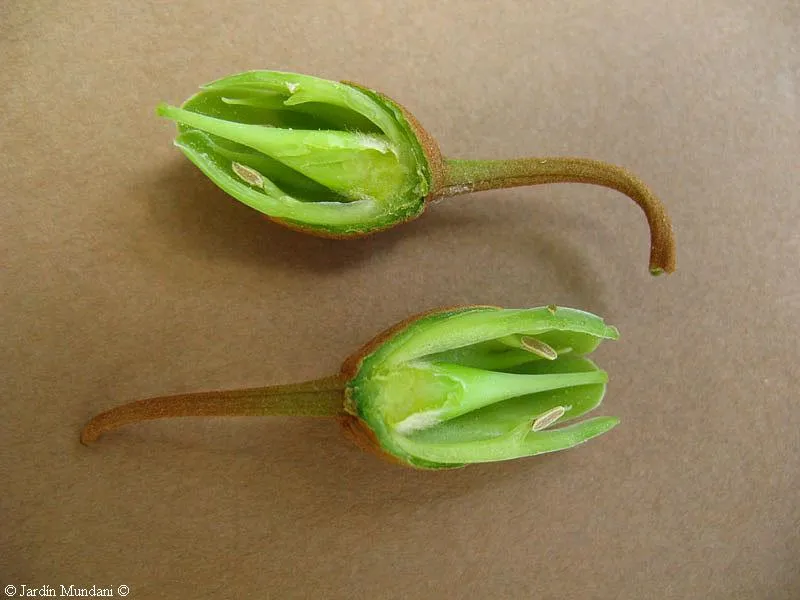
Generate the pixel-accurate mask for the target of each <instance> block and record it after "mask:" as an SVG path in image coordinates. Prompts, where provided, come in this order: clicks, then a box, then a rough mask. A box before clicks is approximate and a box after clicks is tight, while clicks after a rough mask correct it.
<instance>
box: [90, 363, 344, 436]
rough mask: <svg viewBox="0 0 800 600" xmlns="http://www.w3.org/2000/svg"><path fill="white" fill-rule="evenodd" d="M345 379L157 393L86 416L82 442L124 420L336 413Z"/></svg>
mask: <svg viewBox="0 0 800 600" xmlns="http://www.w3.org/2000/svg"><path fill="white" fill-rule="evenodd" d="M344 385H345V381H344V379H343V378H342V377H340V376H339V375H333V376H331V377H325V378H323V379H315V380H313V381H306V382H304V383H295V384H290V385H276V386H270V387H260V388H249V389H242V390H223V391H214V392H199V393H194V394H178V395H174V396H159V397H158V398H148V399H146V400H137V401H136V402H131V403H129V404H123V405H122V406H118V407H116V408H112V409H111V410H108V411H106V412H104V413H101V414H99V415H97V416H96V417H94V418H93V419H92V420H91V421H89V422H88V423H87V424H86V426H85V427H84V428H83V431H82V432H81V443H83V444H88V443H90V442H93V441H95V440H96V439H97V438H99V437H100V436H101V435H103V434H104V433H106V432H107V431H111V430H113V429H116V428H118V427H122V426H123V425H128V424H131V423H139V422H141V421H151V420H154V419H169V418H173V417H249V416H253V417H266V416H271V415H285V416H307V417H335V416H337V415H339V414H341V413H342V412H343V409H342V406H343V400H344V398H343V390H344Z"/></svg>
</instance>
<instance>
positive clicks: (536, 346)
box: [520, 335, 558, 360]
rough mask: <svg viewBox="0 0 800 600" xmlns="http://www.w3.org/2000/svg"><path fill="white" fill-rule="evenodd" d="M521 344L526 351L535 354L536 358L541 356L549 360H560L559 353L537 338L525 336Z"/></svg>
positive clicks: (521, 339)
mask: <svg viewBox="0 0 800 600" xmlns="http://www.w3.org/2000/svg"><path fill="white" fill-rule="evenodd" d="M520 343H521V344H522V347H523V348H524V349H525V350H527V351H528V352H533V353H534V354H535V355H536V356H541V357H542V358H546V359H547V360H555V359H557V358H558V352H556V351H555V350H553V348H551V347H550V346H549V345H547V344H545V343H544V342H543V341H542V340H538V339H536V338H535V337H532V336H529V335H523V336H522V338H520Z"/></svg>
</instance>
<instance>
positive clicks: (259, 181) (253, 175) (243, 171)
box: [231, 162, 264, 188]
mask: <svg viewBox="0 0 800 600" xmlns="http://www.w3.org/2000/svg"><path fill="white" fill-rule="evenodd" d="M231 167H232V168H233V172H234V173H236V174H237V175H238V176H239V178H240V179H242V180H243V181H244V182H246V183H249V184H250V185H254V186H255V187H260V188H263V187H264V177H263V176H262V175H261V173H259V172H258V171H256V170H255V169H252V168H250V167H248V166H247V165H243V164H241V163H238V162H234V163H232V164H231Z"/></svg>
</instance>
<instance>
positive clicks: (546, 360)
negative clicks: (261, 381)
mask: <svg viewBox="0 0 800 600" xmlns="http://www.w3.org/2000/svg"><path fill="white" fill-rule="evenodd" d="M617 337H618V332H617V330H616V329H615V328H613V327H609V326H607V325H605V324H604V323H603V320H602V319H600V318H599V317H597V316H595V315H592V314H589V313H586V312H583V311H579V310H574V309H569V308H556V307H555V306H549V307H542V308H534V309H519V310H518V309H501V308H496V307H489V306H469V307H460V308H452V309H445V310H438V311H435V312H431V313H426V314H424V315H421V316H417V317H413V318H411V319H408V320H406V321H403V322H401V323H399V324H398V325H396V326H394V327H393V328H391V329H389V330H387V331H385V332H383V333H382V334H380V335H378V336H377V337H376V338H374V339H373V340H372V341H371V342H369V343H368V344H367V345H366V346H364V347H363V348H362V349H361V350H360V351H358V352H356V353H355V354H354V355H352V356H351V357H350V358H348V359H347V360H346V361H345V363H344V365H343V366H342V369H341V371H340V373H339V374H337V375H334V376H332V377H327V378H324V379H319V380H315V381H310V382H305V383H299V384H292V385H285V386H273V387H266V388H252V389H244V390H233V391H219V392H203V393H197V394H184V395H178V396H165V397H160V398H152V399H148V400H140V401H138V402H133V403H130V404H126V405H123V406H120V407H117V408H114V409H111V410H110V411H107V412H105V413H102V414H100V415H98V416H96V417H95V418H94V419H92V420H91V421H90V422H89V423H88V424H87V426H86V427H85V429H84V431H83V433H82V435H81V439H82V441H83V442H84V443H88V442H91V441H94V440H96V439H97V438H98V437H99V436H100V435H102V434H103V433H104V432H106V431H109V430H112V429H115V428H117V427H119V426H121V425H126V424H130V423H136V422H139V421H145V420H150V419H160V418H166V417H185V416H226V415H228V416H244V415H248V416H269V415H294V416H317V417H335V418H337V419H338V420H339V422H340V423H341V425H342V426H343V429H344V431H345V433H346V434H347V435H348V437H350V438H351V439H353V440H354V441H355V442H356V443H357V444H358V445H359V446H361V447H362V448H364V449H366V450H369V451H372V452H374V453H377V454H378V455H380V456H382V457H383V458H387V459H389V460H391V461H393V462H397V463H400V464H403V465H407V466H411V467H415V468H426V469H449V468H456V467H461V466H464V465H467V464H472V463H480V462H494V461H503V460H511V459H517V458H523V457H527V456H533V455H536V454H543V453H547V452H555V451H558V450H566V449H568V448H572V447H573V446H576V445H578V444H581V443H583V442H586V441H587V440H589V439H591V438H593V437H596V436H598V435H600V434H602V433H605V432H606V431H608V430H609V429H611V428H612V427H614V426H615V425H616V424H617V423H618V420H617V419H616V418H614V417H595V418H592V419H587V420H583V421H579V422H576V423H570V422H571V421H574V420H575V419H577V418H578V417H581V416H583V415H585V414H587V413H588V412H590V411H592V410H593V409H595V408H596V407H597V406H598V405H599V404H600V402H601V401H602V399H603V395H604V394H605V390H606V382H607V375H606V373H605V372H604V371H602V370H600V369H599V368H598V367H597V366H596V365H595V364H594V363H593V362H592V361H590V360H589V359H588V358H586V355H588V354H590V353H591V352H592V351H593V350H594V349H595V348H597V346H598V345H599V344H600V343H601V342H602V340H604V339H617ZM565 423H569V424H567V425H564V426H562V425H563V424H565Z"/></svg>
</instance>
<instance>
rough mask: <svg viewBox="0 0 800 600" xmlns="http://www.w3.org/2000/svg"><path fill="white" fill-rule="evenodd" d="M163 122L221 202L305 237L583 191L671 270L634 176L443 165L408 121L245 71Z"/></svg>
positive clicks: (367, 94) (536, 161) (529, 162)
mask: <svg viewBox="0 0 800 600" xmlns="http://www.w3.org/2000/svg"><path fill="white" fill-rule="evenodd" d="M157 114H159V115H160V116H162V117H165V118H167V119H170V120H172V121H174V122H175V123H176V124H177V126H178V136H177V137H176V138H175V145H176V146H178V148H180V149H181V151H182V152H183V153H184V154H185V155H186V157H187V158H188V159H189V160H191V161H192V162H193V163H194V164H195V165H197V167H199V168H200V169H201V170H202V171H203V173H205V174H206V175H207V176H208V177H209V178H210V179H211V180H212V181H213V182H214V183H215V184H217V185H218V186H219V187H220V188H222V189H223V190H224V191H225V192H227V193H228V194H230V195H231V196H233V197H234V198H236V199H238V200H239V201H241V202H243V203H245V204H247V205H248V206H250V207H252V208H254V209H256V210H258V211H260V212H262V213H264V214H265V215H267V217H269V218H270V219H272V220H275V221H278V222H279V223H282V224H284V225H286V226H288V227H291V228H293V229H297V230H300V231H303V232H306V233H310V234H313V235H319V236H324V237H334V238H348V237H356V236H363V235H368V234H371V233H374V232H377V231H381V230H383V229H388V228H390V227H394V226H395V225H398V224H400V223H403V222H405V221H409V220H411V219H415V218H416V217H418V216H419V215H421V214H422V213H423V212H424V210H425V208H426V206H427V205H428V204H429V203H430V201H433V200H439V199H442V198H446V197H451V196H457V195H461V194H467V193H471V192H479V191H482V190H491V189H499V188H508V187H516V186H526V185H539V184H546V183H588V184H594V185H600V186H604V187H608V188H611V189H614V190H616V191H618V192H621V193H623V194H625V195H627V196H628V197H629V198H631V199H632V200H633V201H634V202H636V204H638V205H639V207H640V208H641V209H642V210H643V212H644V214H645V217H646V218H647V223H648V226H649V228H650V272H651V273H653V274H659V273H663V272H671V271H673V270H674V269H675V247H674V245H675V244H674V240H673V236H672V226H671V224H670V220H669V217H668V216H667V214H666V211H665V210H664V207H663V206H662V204H661V202H660V201H659V200H658V198H657V197H656V196H655V195H653V193H652V192H651V191H650V190H649V189H648V188H647V186H646V185H645V184H644V183H643V182H642V181H640V180H639V179H638V178H636V177H635V176H634V175H633V174H632V173H630V172H628V171H627V170H625V169H623V168H620V167H617V166H615V165H610V164H608V163H604V162H600V161H597V160H592V159H587V158H575V157H546V158H521V159H511V160H459V159H446V158H444V157H443V156H442V154H441V151H440V149H439V146H438V144H437V143H436V141H435V140H434V139H433V137H432V136H431V135H430V134H429V133H428V132H427V131H426V130H425V129H424V128H423V127H422V125H420V123H419V122H418V121H417V119H416V118H414V116H413V115H412V114H411V113H410V112H409V111H408V110H406V109H405V108H403V107H402V106H400V105H399V104H398V103H397V102H395V101H393V100H392V99H390V98H388V97H386V96H384V95H383V94H380V93H378V92H376V91H374V90H371V89H368V88H365V87H362V86H359V85H356V84H354V83H346V82H337V81H330V80H327V79H321V78H319V77H311V76H308V75H300V74H297V73H286V72H280V71H249V72H246V73H240V74H237V75H232V76H230V77H224V78H222V79H219V80H217V81H214V82H212V83H209V84H207V85H204V86H202V87H201V90H200V92H199V93H197V94H195V95H194V96H192V97H191V98H189V99H188V100H187V101H186V102H184V103H183V104H182V105H181V106H180V107H175V106H168V105H166V104H161V105H160V106H159V107H158V109H157ZM253 173H258V174H259V176H260V177H261V178H262V179H263V180H264V184H263V185H256V184H255V181H256V178H255V177H251V176H250V175H252V174H253Z"/></svg>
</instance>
